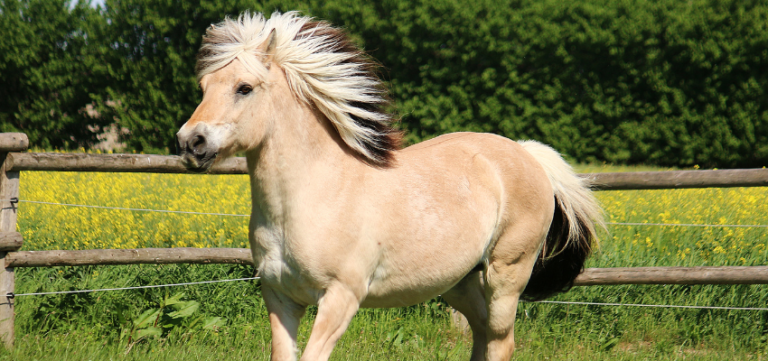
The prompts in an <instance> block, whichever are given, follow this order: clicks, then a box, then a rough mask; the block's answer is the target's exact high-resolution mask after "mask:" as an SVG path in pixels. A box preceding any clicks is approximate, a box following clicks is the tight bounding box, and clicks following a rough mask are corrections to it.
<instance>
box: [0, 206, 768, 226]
mask: <svg viewBox="0 0 768 361" xmlns="http://www.w3.org/2000/svg"><path fill="white" fill-rule="evenodd" d="M4 200H5V201H15V202H23V203H34V204H46V205H54V206H66V207H82V208H96V209H111V210H120V211H137V212H159V213H178V214H194V215H205V216H226V217H250V215H249V214H231V213H208V212H189V211H170V210H164V209H147V208H126V207H107V206H91V205H85V204H71V203H55V202H43V201H29V200H23V199H21V200H19V199H4ZM606 224H608V225H612V226H669V227H743V228H768V225H766V224H690V223H623V222H606Z"/></svg>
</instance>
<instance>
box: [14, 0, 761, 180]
mask: <svg viewBox="0 0 768 361" xmlns="http://www.w3.org/2000/svg"><path fill="white" fill-rule="evenodd" d="M16 1H20V0H16ZM13 2H14V1H6V2H5V3H4V4H10V3H13ZM20 2H21V3H35V1H32V0H25V1H20ZM2 6H5V7H7V6H8V5H2ZM106 8H107V9H106V10H104V11H101V12H98V13H97V14H98V16H95V17H89V18H87V19H86V20H88V21H86V23H87V24H89V25H88V26H89V29H91V30H89V31H90V35H91V37H89V38H88V39H89V41H90V43H89V44H86V45H84V46H83V47H81V48H82V49H85V50H83V53H84V54H85V53H88V55H87V56H85V55H84V56H85V57H90V58H89V59H99V60H101V61H90V62H88V61H86V62H83V64H84V65H83V66H89V65H88V64H92V67H93V68H94V69H95V70H93V71H92V72H93V73H98V74H101V75H100V77H98V81H94V82H93V83H94V84H93V85H92V86H93V88H92V89H89V90H88V94H89V95H90V101H93V102H95V104H97V108H98V109H99V110H101V111H102V113H103V114H110V116H111V117H115V118H116V119H118V120H119V122H120V124H121V126H124V127H127V128H129V129H130V130H131V132H132V134H131V135H130V137H128V138H127V140H128V142H129V145H130V147H132V148H134V149H137V150H145V151H158V150H162V149H163V148H167V149H172V144H173V141H174V140H173V134H174V132H175V131H176V129H177V127H178V126H179V125H180V124H181V123H183V122H184V121H185V120H186V118H187V117H188V116H189V115H190V114H191V112H192V111H193V110H194V107H195V104H196V103H197V102H198V101H199V99H200V94H199V90H198V89H197V87H196V84H195V79H194V74H193V63H194V53H195V51H196V49H197V47H198V46H199V42H200V36H201V35H202V33H203V31H204V29H205V27H206V26H208V25H209V24H210V23H211V22H216V21H218V20H219V19H221V18H222V17H223V16H224V15H225V14H237V13H238V12H240V11H241V10H243V9H246V8H250V9H253V10H256V11H265V12H267V13H269V12H271V11H272V10H274V9H280V10H283V11H285V10H292V9H298V10H301V11H303V12H304V13H306V14H311V15H313V16H317V17H319V18H322V19H327V20H329V21H331V22H332V23H334V24H337V25H339V26H343V27H345V28H347V29H348V30H349V31H350V32H351V33H352V34H353V36H354V38H355V39H356V40H357V41H358V42H359V43H360V44H361V45H363V46H364V47H365V49H366V50H367V51H368V52H369V53H370V54H371V55H372V56H373V57H375V58H376V59H378V60H379V61H380V62H381V63H382V64H383V65H384V70H383V71H382V73H383V76H384V77H385V79H387V80H388V81H389V82H390V85H391V89H392V91H393V97H394V99H395V104H396V111H397V112H398V113H399V114H400V116H401V118H402V122H401V125H402V127H403V128H405V129H407V130H408V134H409V135H408V138H407V139H408V140H409V141H411V142H417V141H421V140H424V139H428V138H430V137H434V136H436V135H439V134H442V133H446V132H452V131H460V130H471V131H487V132H495V133H499V134H503V135H505V136H508V137H510V138H513V139H537V140H540V141H543V142H546V143H549V144H551V145H552V146H554V147H555V148H556V149H558V150H559V151H561V152H563V153H564V154H566V155H567V156H569V157H570V158H572V159H575V160H577V161H582V162H585V161H588V162H603V161H604V162H611V163H627V164H636V163H646V164H658V165H672V166H692V165H694V164H699V165H701V166H704V167H715V166H716V167H755V166H766V165H768V97H767V96H766V95H768V94H766V89H768V4H766V3H765V2H761V1H735V0H723V1H703V0H691V1H679V0H659V1H621V0H613V1H610V0H574V1H570V2H563V1H557V0H543V1H489V0H471V1H468V0H431V1H410V0H409V1H406V0H382V1H360V0H357V1H354V0H329V1H319V0H314V1H303V2H302V1H268V2H259V3H256V2H253V1H239V2H227V4H226V5H223V4H220V3H219V2H208V1H173V0H165V1H145V0H131V1H107V6H106ZM77 9H79V8H77V7H76V8H75V9H74V10H71V11H70V12H71V13H75V12H76V11H82V12H87V9H81V10H77ZM0 16H2V17H3V19H0V20H1V21H2V22H5V18H6V17H7V16H9V15H8V12H7V11H3V13H2V14H0ZM81 18H84V17H82V16H81ZM93 24H97V25H98V26H97V25H93ZM0 29H5V27H4V28H0ZM68 34H70V35H68V36H72V35H71V34H72V32H69V33H68ZM0 38H2V36H0ZM91 39H92V41H91ZM0 46H5V43H3V45H0ZM2 49H5V48H2ZM2 49H0V50H2ZM94 49H95V50H97V52H96V53H93V51H94ZM86 50H87V51H86ZM3 52H4V51H3ZM93 54H95V55H93ZM0 57H6V55H5V54H0ZM0 59H2V62H3V63H0V67H2V66H3V65H2V64H4V63H5V61H6V59H5V58H0ZM98 64H103V66H102V67H101V68H99V67H97V65H98ZM0 70H2V71H3V72H5V70H3V68H0ZM3 76H4V77H5V75H3ZM3 80H5V79H3ZM89 84H90V83H88V82H85V85H83V82H76V81H74V80H73V81H72V87H73V88H74V87H76V86H91V85H89ZM79 91H82V90H72V92H73V93H77V92H79ZM25 92H26V89H22V91H21V92H20V93H24V94H26V93H25ZM3 96H5V95H3ZM108 99H109V100H112V101H114V102H115V103H110V104H113V105H112V106H107V105H106V104H107V103H106V100H108ZM75 100H80V98H77V99H74V100H73V101H75ZM11 103H12V102H10V103H8V102H6V100H5V99H0V104H1V105H0V106H2V109H0V116H2V117H3V118H2V119H0V121H2V122H3V123H2V126H3V129H4V130H6V129H9V127H8V126H7V124H9V123H13V121H16V123H17V124H18V123H20V122H21V120H20V119H26V117H29V115H28V114H27V113H22V112H17V111H16V110H14V109H13V107H12V106H11V107H10V108H9V107H7V106H6V105H7V104H11ZM11 105H13V104H11ZM78 106H79V107H82V106H83V105H82V104H81V103H76V104H74V105H71V106H70V108H73V107H74V108H76V107H78ZM9 109H10V110H9ZM8 114H11V115H8ZM35 114H37V116H38V118H41V119H43V118H44V119H47V120H48V121H50V122H60V121H62V119H61V118H60V116H58V115H55V114H54V115H50V116H49V115H47V114H49V113H45V112H44V111H43V110H41V111H40V112H39V113H35ZM8 119H11V120H8ZM110 119H113V118H110ZM48 136H49V137H52V135H48ZM56 136H61V135H60V134H57V135H56ZM33 142H34V138H33ZM49 143H50V144H54V145H56V144H61V143H60V142H59V143H56V142H53V141H51V142H49ZM81 143H82V142H81ZM35 144H40V143H35ZM43 144H44V143H43Z"/></svg>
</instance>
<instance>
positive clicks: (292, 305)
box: [261, 284, 306, 361]
mask: <svg viewBox="0 0 768 361" xmlns="http://www.w3.org/2000/svg"><path fill="white" fill-rule="evenodd" d="M261 295H262V297H264V303H265V304H266V305H267V311H268V312H269V325H270V327H271V328H272V359H271V360H272V361H295V360H296V354H297V352H298V348H297V347H296V334H297V333H298V331H299V322H300V321H301V316H303V315H304V311H305V310H306V307H305V306H302V305H299V304H297V303H296V302H294V301H293V300H291V299H290V298H288V297H287V296H286V295H284V294H282V293H279V292H277V291H275V290H272V289H271V288H269V287H268V286H266V285H263V284H262V288H261Z"/></svg>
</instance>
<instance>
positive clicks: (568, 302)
mask: <svg viewBox="0 0 768 361" xmlns="http://www.w3.org/2000/svg"><path fill="white" fill-rule="evenodd" d="M520 302H526V303H552V304H560V305H585V306H626V307H658V308H688V309H704V310H735V311H768V308H766V307H728V306H687V305H647V304H640V303H599V302H578V301H520Z"/></svg>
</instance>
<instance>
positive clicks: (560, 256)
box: [519, 141, 605, 300]
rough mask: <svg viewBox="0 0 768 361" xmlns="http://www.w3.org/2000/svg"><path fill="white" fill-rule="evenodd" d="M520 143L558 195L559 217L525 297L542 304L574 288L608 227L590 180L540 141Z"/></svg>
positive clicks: (557, 215) (534, 268)
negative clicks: (598, 230)
mask: <svg viewBox="0 0 768 361" xmlns="http://www.w3.org/2000/svg"><path fill="white" fill-rule="evenodd" d="M519 143H520V145H522V146H523V148H525V150H527V151H528V153H530V154H531V155H533V157H534V158H536V160H537V161H538V162H539V163H540V164H541V165H542V167H544V170H545V171H546V173H547V176H548V177H549V181H550V182H551V183H552V189H553V190H554V193H555V214H554V217H553V219H552V224H551V225H550V226H549V233H548V234H547V240H546V243H545V244H544V248H543V249H542V251H541V254H540V255H539V259H538V260H537V261H536V265H535V266H534V267H533V273H532V274H531V279H530V280H529V281H528V286H527V287H526V288H525V291H524V292H523V296H522V298H523V299H525V300H541V299H544V298H547V297H549V296H551V295H553V294H555V293H558V292H564V291H567V290H568V289H570V288H571V287H572V286H573V281H574V280H575V279H576V276H578V275H579V274H580V273H581V271H582V270H583V269H584V261H585V260H586V259H587V256H589V254H590V252H591V251H592V248H593V246H594V245H596V243H597V229H598V228H605V225H604V223H603V214H602V210H601V208H600V206H599V204H598V203H597V200H596V199H595V197H594V195H593V194H592V191H591V190H590V189H589V181H588V180H586V179H584V178H581V177H579V176H577V175H576V173H575V172H574V171H573V168H571V166H570V165H569V164H568V163H567V162H566V161H565V160H563V158H562V157H561V156H560V154H559V153H558V152H557V151H555V150H554V149H552V148H550V147H549V146H547V145H544V144H541V143H539V142H536V141H521V142H519Z"/></svg>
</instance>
